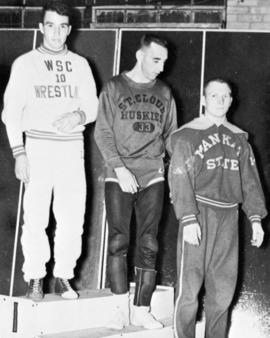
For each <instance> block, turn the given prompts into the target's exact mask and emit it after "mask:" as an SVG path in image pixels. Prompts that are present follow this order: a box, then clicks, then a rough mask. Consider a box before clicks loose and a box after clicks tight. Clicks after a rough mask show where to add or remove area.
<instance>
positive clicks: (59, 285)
mask: <svg viewBox="0 0 270 338" xmlns="http://www.w3.org/2000/svg"><path fill="white" fill-rule="evenodd" d="M55 293H59V294H60V295H61V297H63V298H65V299H77V298H78V297H79V295H78V294H77V292H76V291H74V290H73V289H72V287H71V285H70V284H69V281H68V279H64V278H56V281H55Z"/></svg>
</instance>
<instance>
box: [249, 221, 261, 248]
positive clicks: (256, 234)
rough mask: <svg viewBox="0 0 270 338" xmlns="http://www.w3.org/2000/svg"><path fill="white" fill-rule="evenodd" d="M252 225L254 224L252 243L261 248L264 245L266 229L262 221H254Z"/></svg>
mask: <svg viewBox="0 0 270 338" xmlns="http://www.w3.org/2000/svg"><path fill="white" fill-rule="evenodd" d="M251 226H252V239H251V245H253V246H256V247H257V248H259V247H260V246H261V245H262V242H263V238H264V231H263V228H262V225H261V222H252V224H251Z"/></svg>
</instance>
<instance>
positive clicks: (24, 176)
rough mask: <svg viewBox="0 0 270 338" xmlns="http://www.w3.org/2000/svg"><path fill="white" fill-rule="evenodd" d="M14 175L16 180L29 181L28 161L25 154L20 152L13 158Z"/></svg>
mask: <svg viewBox="0 0 270 338" xmlns="http://www.w3.org/2000/svg"><path fill="white" fill-rule="evenodd" d="M15 175H16V177H17V179H18V180H21V181H23V182H24V183H28V182H29V176H30V172H29V162H28V158H27V156H26V155H25V154H21V155H19V156H17V157H16V158H15Z"/></svg>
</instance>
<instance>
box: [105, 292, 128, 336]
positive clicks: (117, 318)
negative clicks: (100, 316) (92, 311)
mask: <svg viewBox="0 0 270 338" xmlns="http://www.w3.org/2000/svg"><path fill="white" fill-rule="evenodd" d="M112 302H113V304H114V313H113V318H110V320H109V321H108V322H107V323H106V327H107V328H110V329H115V330H122V329H123V328H124V327H126V326H128V325H129V293H125V294H121V295H115V294H114V295H113V297H112Z"/></svg>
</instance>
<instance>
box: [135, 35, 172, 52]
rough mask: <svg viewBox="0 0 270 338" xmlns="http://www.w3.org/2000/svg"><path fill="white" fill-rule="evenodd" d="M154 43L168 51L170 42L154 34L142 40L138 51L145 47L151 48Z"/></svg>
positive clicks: (143, 37)
mask: <svg viewBox="0 0 270 338" xmlns="http://www.w3.org/2000/svg"><path fill="white" fill-rule="evenodd" d="M152 42H154V43H156V44H158V45H160V46H162V47H164V48H166V49H168V41H167V40H166V39H164V38H162V37H160V36H157V35H153V34H144V35H143V36H142V37H141V39H140V43H139V46H138V49H141V48H143V47H149V46H150V44H151V43H152Z"/></svg>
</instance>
